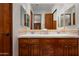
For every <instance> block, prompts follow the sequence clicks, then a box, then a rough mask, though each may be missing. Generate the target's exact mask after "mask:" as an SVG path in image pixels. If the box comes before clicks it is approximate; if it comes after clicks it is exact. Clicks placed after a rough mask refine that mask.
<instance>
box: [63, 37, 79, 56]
mask: <svg viewBox="0 0 79 59" xmlns="http://www.w3.org/2000/svg"><path fill="white" fill-rule="evenodd" d="M64 41H65V43H64V55H65V56H77V55H78V43H77V42H78V40H77V39H75V38H69V39H68V40H66V39H65V40H64Z"/></svg>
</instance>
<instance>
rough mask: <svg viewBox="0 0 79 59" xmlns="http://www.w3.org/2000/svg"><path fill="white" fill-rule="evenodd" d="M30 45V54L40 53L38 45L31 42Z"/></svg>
mask: <svg viewBox="0 0 79 59" xmlns="http://www.w3.org/2000/svg"><path fill="white" fill-rule="evenodd" d="M30 47H31V48H30V51H31V52H30V53H31V56H39V53H40V51H39V50H40V48H39V45H37V44H32V45H31V46H30Z"/></svg>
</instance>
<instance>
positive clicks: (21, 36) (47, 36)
mask: <svg viewBox="0 0 79 59" xmlns="http://www.w3.org/2000/svg"><path fill="white" fill-rule="evenodd" d="M17 37H18V38H79V35H77V34H67V33H60V34H57V33H52V34H20V35H18V36H17Z"/></svg>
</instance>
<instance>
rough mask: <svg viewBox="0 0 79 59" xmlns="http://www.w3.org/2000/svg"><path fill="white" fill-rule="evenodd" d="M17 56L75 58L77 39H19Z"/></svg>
mask: <svg viewBox="0 0 79 59" xmlns="http://www.w3.org/2000/svg"><path fill="white" fill-rule="evenodd" d="M19 55H20V56H23V55H26V56H77V55H78V39H77V38H20V39H19Z"/></svg>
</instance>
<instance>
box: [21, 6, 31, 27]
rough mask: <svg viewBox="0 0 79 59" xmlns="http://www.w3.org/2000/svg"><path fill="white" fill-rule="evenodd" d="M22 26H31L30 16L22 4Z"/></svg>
mask: <svg viewBox="0 0 79 59" xmlns="http://www.w3.org/2000/svg"><path fill="white" fill-rule="evenodd" d="M20 22H21V26H22V27H30V17H29V15H28V14H27V13H26V10H25V9H24V8H23V6H21V21H20Z"/></svg>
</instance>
